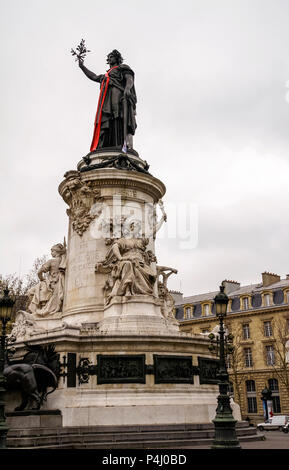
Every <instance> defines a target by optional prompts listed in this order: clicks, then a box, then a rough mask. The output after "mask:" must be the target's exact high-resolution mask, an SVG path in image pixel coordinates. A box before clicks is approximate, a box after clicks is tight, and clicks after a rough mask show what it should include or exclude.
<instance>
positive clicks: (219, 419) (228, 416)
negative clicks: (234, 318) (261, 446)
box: [212, 285, 241, 449]
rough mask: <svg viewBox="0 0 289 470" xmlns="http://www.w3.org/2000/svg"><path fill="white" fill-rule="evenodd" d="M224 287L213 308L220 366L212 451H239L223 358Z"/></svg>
mask: <svg viewBox="0 0 289 470" xmlns="http://www.w3.org/2000/svg"><path fill="white" fill-rule="evenodd" d="M224 289H225V287H224V286H223V285H222V286H220V292H219V293H218V294H217V295H216V297H215V299H214V301H215V307H216V315H217V317H218V318H219V323H220V328H219V359H220V365H219V370H218V375H217V377H218V379H219V383H218V384H219V396H218V406H217V409H216V417H215V419H214V420H213V423H214V426H215V438H214V441H213V445H212V449H240V448H241V447H240V444H239V441H238V439H237V435H236V429H235V426H236V420H235V419H234V417H233V414H232V408H231V406H230V397H229V395H228V387H229V375H228V372H227V366H226V358H225V338H224V336H225V329H224V318H225V317H226V313H227V305H228V301H229V298H228V296H227V295H226V294H225V292H224Z"/></svg>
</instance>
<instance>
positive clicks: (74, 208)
mask: <svg viewBox="0 0 289 470" xmlns="http://www.w3.org/2000/svg"><path fill="white" fill-rule="evenodd" d="M72 173H73V174H72ZM64 176H65V178H66V179H67V182H68V185H67V187H66V188H65V191H64V193H63V199H64V200H65V202H66V203H67V204H68V205H69V209H67V211H66V213H67V215H68V216H69V218H70V220H71V221H72V228H73V230H74V231H75V232H76V233H78V235H79V236H82V235H83V233H84V232H85V231H86V230H87V228H88V227H89V225H90V222H91V221H92V220H93V219H95V218H96V217H97V216H99V215H100V212H101V209H100V210H99V211H93V212H92V211H91V207H92V205H93V204H95V203H96V202H101V201H102V197H101V196H100V194H101V193H100V190H99V189H94V188H93V187H92V185H91V181H86V182H85V181H82V180H81V178H80V176H79V173H78V172H67V173H65V175H64Z"/></svg>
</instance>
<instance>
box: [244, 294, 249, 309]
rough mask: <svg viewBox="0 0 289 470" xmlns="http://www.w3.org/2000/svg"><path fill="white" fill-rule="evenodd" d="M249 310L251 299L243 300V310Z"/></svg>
mask: <svg viewBox="0 0 289 470" xmlns="http://www.w3.org/2000/svg"><path fill="white" fill-rule="evenodd" d="M248 308H249V299H248V297H244V298H243V310H248Z"/></svg>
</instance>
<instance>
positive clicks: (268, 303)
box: [264, 294, 271, 307]
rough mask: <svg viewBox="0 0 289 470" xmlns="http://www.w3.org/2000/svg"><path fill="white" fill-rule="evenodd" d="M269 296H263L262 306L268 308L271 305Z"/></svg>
mask: <svg viewBox="0 0 289 470" xmlns="http://www.w3.org/2000/svg"><path fill="white" fill-rule="evenodd" d="M270 297H271V296H270V294H265V295H264V305H265V307H269V306H270V304H271V299H270Z"/></svg>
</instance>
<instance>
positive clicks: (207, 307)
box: [204, 304, 210, 317]
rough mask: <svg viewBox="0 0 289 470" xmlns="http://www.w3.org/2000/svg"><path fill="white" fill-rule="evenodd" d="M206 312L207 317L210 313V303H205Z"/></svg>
mask: <svg viewBox="0 0 289 470" xmlns="http://www.w3.org/2000/svg"><path fill="white" fill-rule="evenodd" d="M204 314H205V315H206V317H207V316H209V315H210V305H209V304H205V305H204Z"/></svg>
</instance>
